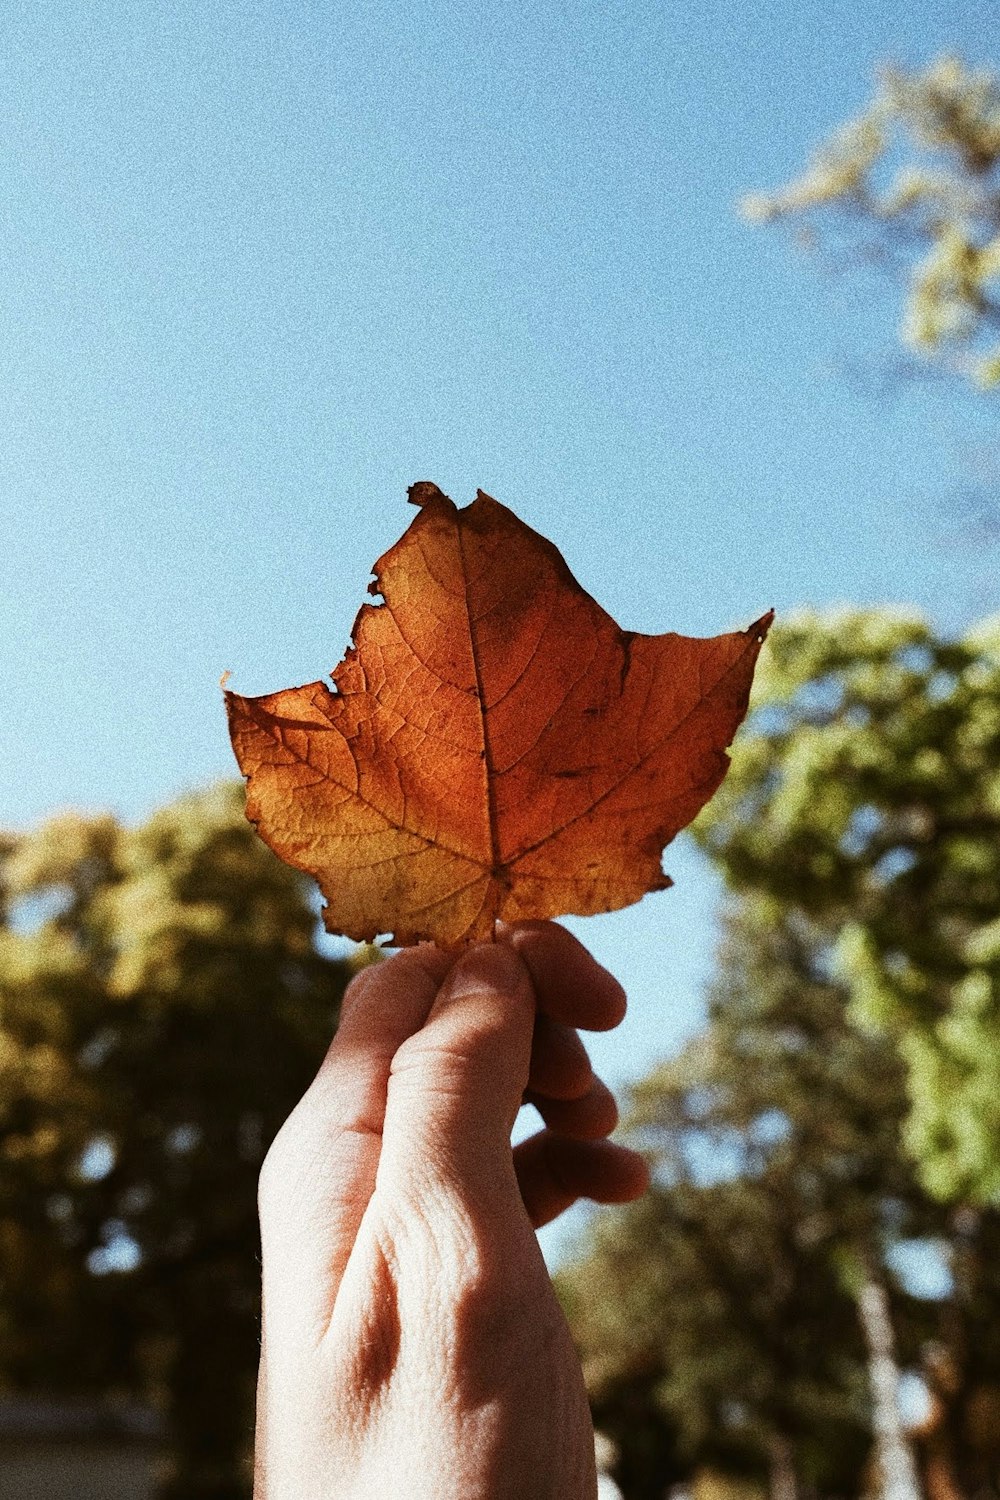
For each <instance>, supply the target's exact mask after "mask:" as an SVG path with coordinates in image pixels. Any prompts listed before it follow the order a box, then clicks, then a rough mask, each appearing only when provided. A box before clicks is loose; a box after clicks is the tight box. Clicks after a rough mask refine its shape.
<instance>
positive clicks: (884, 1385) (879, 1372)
mask: <svg viewBox="0 0 1000 1500" xmlns="http://www.w3.org/2000/svg"><path fill="white" fill-rule="evenodd" d="M857 1305H858V1317H859V1319H860V1321H861V1329H862V1332H863V1334H864V1337H865V1344H866V1345H867V1348H868V1378H869V1380H870V1382H871V1389H872V1408H873V1413H872V1427H873V1429H874V1433H875V1459H876V1462H877V1464H878V1468H879V1478H880V1485H879V1495H880V1500H921V1491H920V1481H919V1479H918V1478H917V1465H916V1461H915V1459H914V1456H913V1450H912V1448H911V1447H910V1442H909V1439H908V1437H907V1435H906V1429H905V1428H904V1426H903V1419H902V1416H901V1415H900V1410H899V1367H898V1365H897V1364H896V1341H895V1338H894V1336H893V1331H892V1319H891V1317H890V1315H889V1298H888V1296H887V1295H886V1290H885V1287H884V1286H883V1284H882V1282H881V1281H879V1279H878V1277H877V1276H876V1275H875V1274H874V1271H873V1270H872V1269H871V1267H870V1266H869V1267H866V1269H865V1273H864V1281H863V1282H862V1284H861V1287H860V1289H859V1291H858V1293H857Z"/></svg>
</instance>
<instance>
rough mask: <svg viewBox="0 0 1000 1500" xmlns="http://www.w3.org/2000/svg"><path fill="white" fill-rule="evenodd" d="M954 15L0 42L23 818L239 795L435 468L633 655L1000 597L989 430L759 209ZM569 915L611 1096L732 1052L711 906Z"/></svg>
mask: <svg viewBox="0 0 1000 1500" xmlns="http://www.w3.org/2000/svg"><path fill="white" fill-rule="evenodd" d="M995 19H996V17H995V9H994V7H987V6H986V5H977V4H963V3H957V4H956V3H955V0H940V3H929V0H917V3H913V0H900V3H889V0H873V3H870V4H866V5H864V6H862V5H859V4H854V5H848V4H845V3H842V0H833V3H831V0H824V3H823V4H819V3H815V0H797V3H794V4H793V3H791V0H777V3H768V0H764V3H761V4H758V5H756V6H752V7H747V6H742V5H736V4H729V5H717V4H710V3H709V4H706V3H704V0H697V3H695V0H679V3H663V0H661V3H658V4H649V3H642V0H627V3H626V0H618V3H596V0H579V3H576V4H572V5H569V4H558V5H557V4H555V3H553V0H531V3H526V0H522V3H509V4H497V5H492V6H484V5H482V4H481V3H479V0H434V3H421V0H382V3H379V0H366V3H365V4H363V5H361V4H358V5H349V4H336V3H333V4H318V3H315V0H312V3H310V0H304V3H302V4H299V5H288V4H287V3H282V4H277V3H263V0H262V3H257V4H253V3H242V4H238V3H224V0H217V3H214V4H211V5H200V4H193V3H183V0H178V3H173V4H170V5H165V4H160V3H156V0H153V3H150V0H144V3H134V4H125V3H121V0H101V3H84V0H61V3H60V4H59V5H57V6H37V5H24V4H14V5H10V6H8V7H7V8H6V12H5V16H4V19H3V22H2V27H0V38H2V45H0V72H2V76H0V111H2V114H3V120H4V131H3V134H4V149H3V151H2V154H0V212H2V215H3V233H2V235H0V386H2V406H0V409H2V411H3V440H2V442H0V546H2V562H3V586H2V597H0V680H2V682H3V685H4V711H3V715H2V722H0V742H2V757H3V768H4V770H3V777H2V781H0V822H3V823H7V824H12V825H14V826H25V825H29V824H31V823H32V822H34V821H35V820H37V819H38V818H40V817H41V816H43V815H44V814H45V812H46V811H47V810H49V809H51V808H53V807H54V806H59V805H66V804H71V805H74V806H81V807H84V808H99V807H111V808H113V809H114V810H115V811H117V812H119V813H120V814H122V815H123V816H125V817H127V818H129V819H133V818H138V817H141V816H142V815H144V814H145V813H146V812H148V811H149V810H150V809H152V808H153V807H154V806H155V805H156V804H157V803H160V802H162V801H164V800H166V799H168V798H170V797H173V796H174V795H176V794H178V793H180V792H182V791H184V790H187V789H189V788H192V787H195V786H199V785H202V784H205V783H207V782H209V781H210V780H212V779H213V778H215V777H218V776H222V775H231V774H233V772H234V765H233V762H232V760H231V755H230V750H229V745H228V739H227V736H226V730H225V722H224V715H223V711H222V703H221V698H220V695H219V690H218V680H219V676H220V674H221V673H222V671H223V670H225V669H230V670H231V671H232V673H233V686H234V687H235V688H237V689H238V690H239V691H241V692H244V693H254V692H264V691H271V690H274V689H277V688H279V687H284V686H288V685H290V684H292V683H297V682H302V681H309V680H312V679H314V678H316V677H318V676H321V675H323V674H324V673H325V672H327V671H329V670H330V669H332V667H333V666H334V665H335V664H336V662H337V661H338V660H339V659H340V657H341V655H342V652H343V648H344V646H345V644H346V641H347V637H348V632H349V630H350V626H351V622H352V620H353V618H354V615H355V613H356V610H357V608H358V605H359V604H360V603H361V602H362V600H363V598H364V596H365V587H366V585H367V581H368V577H369V572H370V568H371V564H372V562H373V561H374V559H375V558H376V557H378V556H379V555H380V553H382V552H383V551H384V550H385V549H386V547H387V546H388V545H390V544H391V543H392V542H393V541H394V540H395V538H396V537H397V536H398V534H399V533H400V532H401V531H402V529H403V528H404V526H405V525H406V524H407V523H408V521H409V520H410V518H411V515H412V512H410V511H409V509H408V507H407V506H406V504H405V491H406V487H407V485H408V484H410V483H411V482H412V481H413V480H415V479H433V480H434V481H436V482H437V483H438V484H439V485H441V487H442V488H443V489H444V490H445V491H446V492H447V493H449V494H450V495H451V496H452V497H453V498H454V499H455V500H456V501H457V502H458V503H460V504H461V503H466V502H467V501H469V500H471V499H472V498H473V496H474V494H475V490H476V488H477V487H482V488H484V489H486V490H488V491H489V492H490V493H492V494H493V495H495V496H496V497H497V498H498V499H500V500H503V501H504V502H506V503H507V504H510V505H511V506H512V507H513V508H514V509H516V510H517V511H518V513H519V514H520V515H521V516H522V517H523V518H524V519H525V520H526V521H528V522H529V524H531V525H533V526H535V527H536V528H537V529H539V530H541V531H542V532H544V533H545V534H546V535H547V536H549V537H551V538H552V540H553V541H555V542H556V543H557V545H559V546H560V547H561V549H562V550H563V552H564V554H565V556H566V558H567V560H568V561H569V563H570V566H571V567H572V568H573V570H574V572H575V573H576V574H577V576H578V578H579V579H580V580H581V582H582V583H583V584H584V585H585V587H586V588H587V589H588V590H589V591H590V592H591V593H593V594H594V595H595V596H596V597H597V598H598V599H599V600H600V602H601V603H602V604H603V605H604V606H605V608H607V609H608V610H609V611H610V612H611V613H612V614H613V615H615V616H616V618H617V619H618V620H619V622H620V623H621V624H623V625H625V626H627V627H630V628H632V629H637V630H642V631H661V630H667V629H674V630H680V631H684V632H687V633H690V634H712V633H715V632H716V631H718V630H722V629H727V628H732V627H736V626H738V627H742V626H745V625H746V624H748V623H749V622H750V621H751V620H752V619H754V618H756V617H757V616H758V615H759V614H761V613H762V612H763V610H764V609H765V608H767V607H768V606H770V605H774V606H775V607H776V608H777V609H778V611H779V613H780V612H781V611H783V610H787V609H788V608H790V607H791V606H794V605H797V604H801V603H811V604H816V605H822V604H824V603H828V602H831V601H841V600H852V601H858V602H882V601H887V600H893V601H900V602H909V603H914V604H917V605H919V606H920V607H922V608H924V609H925V610H927V611H928V612H929V613H930V614H931V615H932V616H933V617H934V619H935V620H936V621H937V622H938V623H939V624H940V625H942V626H943V627H946V628H954V627H957V626H960V625H961V624H962V623H963V622H964V621H966V620H968V619H970V618H972V617H973V616H974V615H976V614H977V613H979V612H982V611H984V610H985V608H986V607H987V605H988V603H989V602H990V595H991V590H990V588H989V586H988V578H987V576H986V575H985V574H984V563H983V559H982V558H981V556H980V555H979V554H978V553H977V552H976V550H975V549H974V548H970V547H962V546H961V545H956V544H954V542H955V539H954V537H953V536H951V535H950V533H951V532H952V531H953V529H954V527H953V525H951V524H949V513H948V504H949V501H950V500H951V499H952V497H953V496H954V494H955V492H956V491H957V490H959V489H961V487H962V486H963V485H964V484H965V483H966V482H967V481H968V479H969V477H970V475H969V472H968V471H967V469H966V468H964V467H963V464H964V462H965V458H966V456H967V450H968V444H969V441H970V434H971V433H972V432H973V430H974V428H975V424H976V419H975V414H974V413H973V414H971V415H970V412H969V409H968V407H961V406H960V404H959V403H958V402H957V401H956V400H955V398H954V396H953V395H951V394H949V392H948V391H947V390H944V389H942V388H941V387H937V386H934V385H930V386H928V387H926V388H918V389H913V388H906V389H904V390H900V391H896V392H893V393H891V394H888V395H886V394H883V395H881V396H877V395H875V394H873V390H872V388H871V383H870V382H869V383H865V382H859V381H858V380H857V379H851V378H849V376H848V375H847V374H845V368H846V367H848V366H850V365H851V364H852V362H855V361H861V362H863V361H864V360H866V359H868V358H870V357H871V356H872V354H873V353H874V352H875V351H877V350H879V349H884V348H888V346H889V342H890V339H891V334H892V326H893V322H894V314H893V312H892V311H891V310H890V309H889V305H888V302H887V301H886V300H885V298H884V297H883V300H882V301H881V302H880V301H879V300H878V298H877V297H876V298H871V299H869V298H865V297H857V296H854V295H852V294H850V292H849V291H848V288H847V286H846V285H844V284H842V283H840V282H837V281H831V280H829V279H826V280H824V279H823V278H821V277H819V276H818V275H817V274H816V271H815V268H814V267H812V266H810V264H809V263H808V262H807V261H806V260H805V259H804V258H801V257H797V256H796V254H795V252H794V250H793V249H792V248H791V246H790V245H789V243H788V242H787V241H786V240H785V239H783V238H782V236H781V235H780V234H778V233H777V232H775V231H767V230H761V229H753V228H750V227H748V226H746V225H745V224H743V223H742V222H741V221H740V220H739V219H738V217H737V216H736V214H735V212H734V204H735V200H736V199H737V197H738V196H739V195H740V194H741V193H742V192H744V191H747V190H750V189H760V188H767V187H771V186H776V185H778V184H779V183H780V182H782V181H783V180H785V179H786V178H787V177H788V176H789V175H790V174H791V173H792V172H793V171H794V170H795V169H796V168H797V167H799V166H800V165H801V164H802V162H803V160H804V157H805V155H806V153H807V151H808V150H809V148H810V147H811V146H812V145H814V144H815V143H816V142H817V141H818V140H819V139H821V138H822V136H823V135H824V133H826V132H827V131H828V130H829V129H830V128H831V127H832V126H833V125H835V124H837V123H839V122H840V121H841V120H842V119H843V118H844V117H845V116H846V115H847V114H848V113H850V112H851V110H853V109H854V108H856V107H858V106H859V105H861V104H862V103H863V101H864V100H865V98H866V97H867V93H868V87H869V80H870V77H871V73H872V69H873V67H874V65H875V64H876V63H877V62H878V61H880V60H887V59H890V60H896V61H899V62H902V63H909V64H922V63H924V62H927V61H929V60H930V59H931V58H932V57H933V56H935V55H936V54H938V53H939V52H941V51H942V50H946V49H958V50H959V51H960V52H962V53H963V54H964V55H965V56H966V57H967V58H968V59H969V60H970V61H973V62H982V61H990V60H991V59H990V57H989V55H988V54H986V53H984V46H985V45H986V43H985V42H984V38H987V39H988V38H989V37H991V36H992V35H994V34H995ZM666 865H667V868H668V870H670V872H671V873H672V874H673V875H674V876H675V878H676V879H677V882H678V883H677V886H676V888H675V889H674V890H673V891H671V892H668V893H666V894H663V895H658V896H655V897H651V898H648V899H647V900H646V901H645V902H643V903H642V904H641V906H639V907H638V908H634V909H633V910H631V911H629V912H626V913H620V914H615V915H612V916H609V917H607V918H594V919H590V920H589V921H587V922H585V923H583V922H581V923H575V924H571V925H573V926H574V927H575V930H577V931H578V932H580V933H581V935H583V934H585V935H586V939H587V941H588V942H589V943H590V945H591V946H592V948H593V949H594V951H595V952H596V953H597V954H598V956H599V957H601V958H602V960H604V961H605V962H607V963H608V964H609V965H610V966H612V967H613V968H615V969H616V971H617V972H618V973H619V974H621V976H622V977H623V978H624V980H625V981H626V983H627V985H628V987H629V990H630V994H631V997H632V1013H631V1014H630V1016H629V1018H628V1020H627V1021H626V1023H625V1026H624V1027H623V1028H622V1031H621V1032H620V1033H619V1034H618V1036H617V1037H615V1038H607V1039H601V1042H600V1045H599V1047H598V1048H597V1049H596V1050H597V1054H598V1057H599V1059H600V1062H601V1065H602V1066H603V1067H604V1068H605V1069H606V1071H607V1072H608V1073H609V1075H610V1076H611V1078H612V1080H613V1081H614V1082H616V1083H617V1084H622V1083H624V1082H625V1081H627V1080H628V1079H629V1078H634V1077H636V1076H638V1075H639V1074H640V1073H641V1072H643V1071H644V1070H646V1069H647V1068H648V1067H649V1066H650V1065H651V1064H652V1063H653V1062H654V1061H655V1059H656V1058H657V1057H658V1056H661V1055H663V1054H665V1053H666V1052H668V1051H670V1050H672V1049H673V1048H675V1047H676V1045H677V1044H678V1041H679V1039H680V1038H681V1037H682V1036H683V1035H685V1034H688V1033H690V1031H691V1030H692V1029H693V1028H695V1027H696V1026H697V1024H698V1020H699V1016H700V1014H701V1011H700V1000H699V989H700V985H701V983H702V981H703V979H704V977H705V975H706V974H707V973H708V972H709V970H710V965H711V942H712V918H711V913H712V904H713V901H714V895H715V892H714V887H713V884H712V881H711V878H710V876H709V875H708V873H707V872H706V871H705V870H704V869H703V868H702V867H701V865H700V863H699V861H698V860H697V858H696V856H695V855H694V854H693V853H692V851H691V850H690V849H688V848H685V847H683V845H682V842H681V841H679V843H678V845H677V846H676V847H675V848H674V849H672V850H670V851H668V857H667V861H666Z"/></svg>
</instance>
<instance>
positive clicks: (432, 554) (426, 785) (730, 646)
mask: <svg viewBox="0 0 1000 1500" xmlns="http://www.w3.org/2000/svg"><path fill="white" fill-rule="evenodd" d="M410 499H411V500H412V501H413V502H414V503H415V504H417V505H419V506H420V507H421V509H420V512H419V514H418V515H417V516H416V518H415V519H414V521H413V523H412V525H411V526H410V527H409V529H408V530H407V531H406V532H405V534H404V535H403V536H402V537H401V538H400V540H399V541H398V542H397V543H396V545H395V546H394V547H392V548H390V550H389V551H388V552H387V553H386V554H385V556H384V557H382V558H381V559H380V560H379V561H378V562H377V563H376V564H375V568H374V573H375V578H374V581H373V582H372V584H371V585H370V591H371V592H372V593H373V594H376V595H381V597H382V600H383V601H384V602H383V603H382V604H381V605H375V604H366V605H364V606H363V607H362V609H361V611H360V612H359V614H358V617H357V620H356V621H355V624H354V630H353V640H354V646H353V647H352V648H351V649H350V650H348V652H347V654H346V656H345V658H344V660H343V661H342V662H341V664H340V666H339V667H338V668H337V670H336V671H335V672H334V673H333V683H334V691H333V692H331V691H330V689H329V688H328V687H327V686H326V684H325V683H324V682H311V683H309V684H307V685H306V686H305V687H299V688H289V689H287V690H286V691H284V692H279V693H272V694H269V695H268V696H265V697H261V698H243V697H240V696H239V694H237V693H231V692H230V693H227V694H226V706H227V709H228V713H229V725H230V733H231V735H232V741H233V748H234V750H235V752H236V758H237V760H238V761H239V764H240V769H241V770H242V771H243V774H244V775H245V776H246V778H247V781H248V796H247V816H248V817H249V818H250V820H251V821H252V822H253V823H254V824H255V825H256V827H257V830H258V832H259V833H260V834H261V836H262V837H263V838H264V839H265V840H266V842H267V843H268V844H269V845H270V846H271V848H272V849H274V851H275V852H276V853H277V854H279V855H280V856H281V858H282V859H284V860H286V861H287V862H288V863H289V864H291V865H294V866H296V867H297V868H298V869H300V870H305V871H307V872H308V873H309V874H311V875H314V876H315V877H316V879H317V880H318V881H319V884H320V887H321V888H322V891H323V894H324V896H325V897H326V901H327V905H326V909H325V914H324V915H325V920H326V926H327V928H328V929H329V930H330V931H331V932H338V933H343V934H345V935H346V936H347V937H351V938H354V939H356V940H358V941H363V940H370V939H373V938H374V937H375V936H376V935H377V934H379V933H389V934H391V941H392V942H393V943H394V944H397V945H399V944H408V943H414V942H418V941H420V940H421V939H424V938H429V939H432V940H433V941H435V942H437V943H439V944H441V945H442V946H451V945H454V944H457V943H463V942H472V941H477V940H480V939H484V938H489V937H491V936H492V934H493V924H494V921H495V920H496V919H497V918H502V919H504V920H505V921H514V920H518V919H524V918H540V917H553V916H561V915H565V914H567V913H575V914H577V915H587V914H589V913H592V912H599V911H612V910H615V909H616V908H618V907H621V906H628V905H630V904H631V903H632V902H633V901H638V900H639V898H640V897H641V896H643V895H644V894H645V893H646V892H647V891H651V890H659V889H662V888H664V887H665V886H667V885H669V884H670V881H669V879H668V878H667V877H666V876H665V875H664V874H663V873H662V870H661V865H660V857H661V854H662V851H663V848H664V845H665V844H667V843H669V841H670V840H671V839H672V838H673V837H674V835H675V834H676V833H677V832H678V830H679V829H681V828H683V827H684V826H685V824H687V823H689V822H690V821H691V819H692V818H693V817H694V816H695V814H696V813H697V812H698V810H699V809H700V808H701V807H702V806H703V805H704V804H705V803H706V802H707V801H708V799H709V797H711V795H712V793H713V792H714V791H715V789H716V787H717V786H718V785H719V783H720V781H721V780H722V778H723V776H724V775H725V772H726V767H727V765H728V763H729V762H728V757H727V755H726V753H725V750H726V746H727V745H728V744H729V742H730V740H731V739H732V737H733V735H734V733H735V731H736V728H737V726H738V724H739V723H740V721H741V719H742V718H743V715H744V714H745V712H746V707H747V699H748V696H749V693H750V684H751V681H752V678H753V670H754V664H755V662H756V660H757V655H758V652H759V651H760V647H761V642H762V641H763V640H764V637H765V635H766V633H767V628H768V626H769V624H770V622H771V616H770V615H765V616H764V618H763V619H761V620H758V621H757V623H756V624H754V625H751V626H750V628H749V630H747V631H745V632H738V633H734V634H730V635H720V636H715V637H713V638H711V639H709V640H694V639H691V638H689V637H686V636H680V635H673V634H669V635H636V634H634V633H633V632H631V631H627V630H620V629H619V627H618V626H617V625H616V624H615V622H614V620H612V619H611V617H610V615H607V614H605V612H604V611H603V610H602V609H601V607H600V606H599V605H598V604H597V603H595V601H594V600H593V599H591V598H590V596H589V594H587V593H585V592H584V590H583V589H582V588H581V587H580V585H579V584H578V583H577V581H576V579H575V578H574V577H573V575H572V574H571V573H570V571H569V569H568V567H567V566H566V563H565V562H564V561H563V558H562V555H561V554H560V553H559V551H558V550H557V549H556V548H555V547H554V546H553V545H552V543H551V542H549V541H546V539H545V538H544V537H542V536H539V535H538V533H537V532H534V531H532V530H531V529H530V527H528V526H526V525H525V524H524V523H523V522H522V521H520V520H518V518H517V516H515V515H514V514H513V513H512V512H511V511H509V510H507V509H506V507H505V506H503V505H500V504H499V503H498V502H497V501H496V500H493V499H491V498H490V496H489V495H485V494H483V493H482V491H480V493H479V494H478V496H477V498H476V500H475V501H474V503H473V504H472V505H470V506H468V507H467V508H466V509H465V510H458V509H457V508H456V506H455V505H454V504H453V503H452V501H451V500H449V499H448V498H447V496H445V495H443V494H442V493H441V491H440V490H439V489H438V488H437V487H436V486H435V485H432V484H428V483H422V484H418V485H414V486H413V487H412V488H411V490H410Z"/></svg>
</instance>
